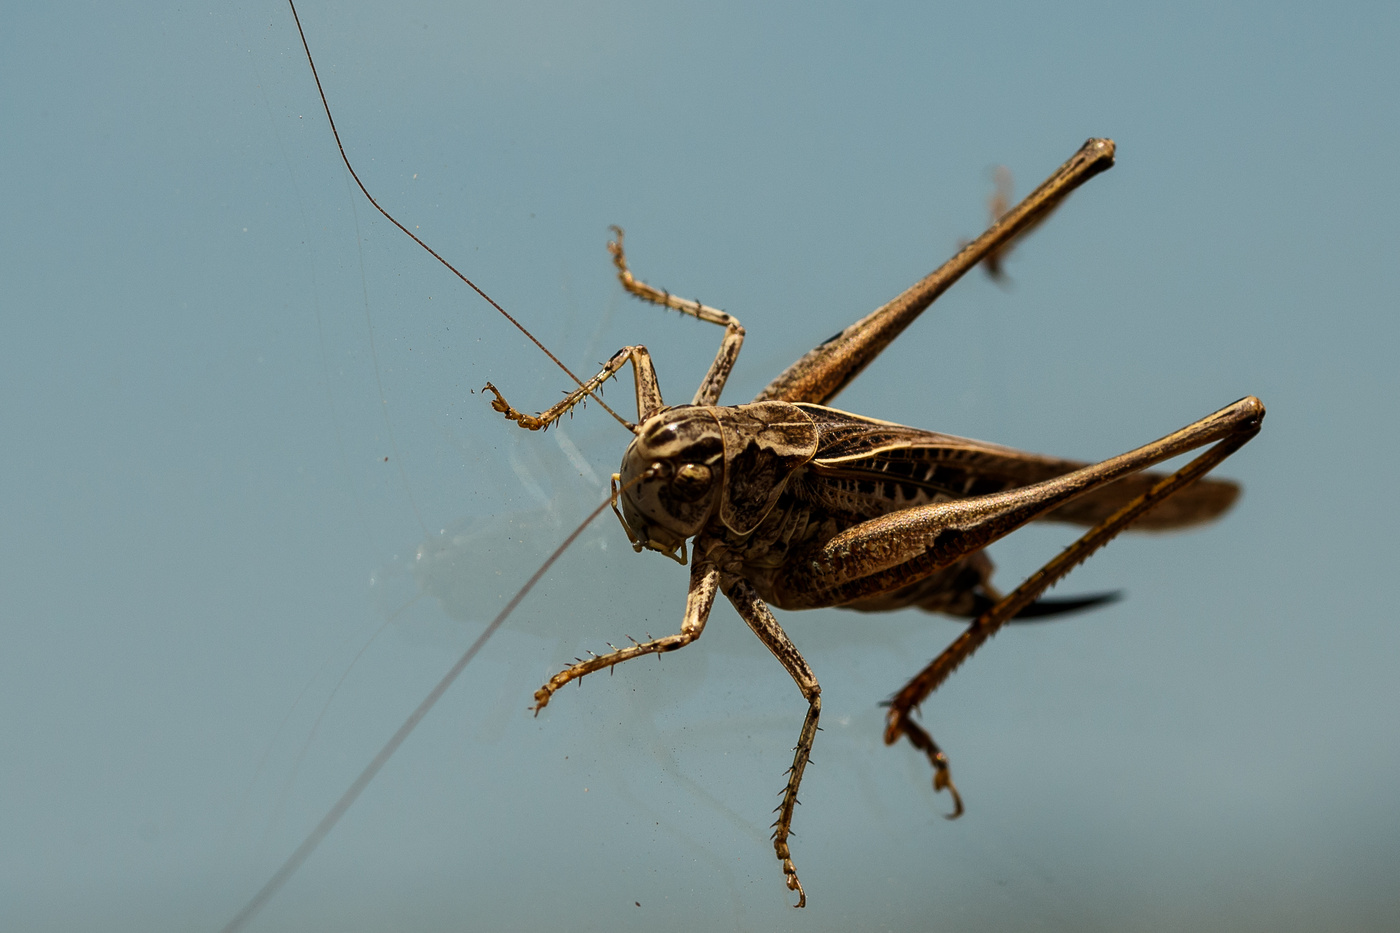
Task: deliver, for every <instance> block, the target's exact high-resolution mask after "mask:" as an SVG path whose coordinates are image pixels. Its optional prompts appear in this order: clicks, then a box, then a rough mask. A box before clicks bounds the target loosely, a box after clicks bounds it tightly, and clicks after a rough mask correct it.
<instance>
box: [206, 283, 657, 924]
mask: <svg viewBox="0 0 1400 933" xmlns="http://www.w3.org/2000/svg"><path fill="white" fill-rule="evenodd" d="M488 300H489V299H488ZM642 475H643V476H647V475H649V474H647V473H644V474H642ZM611 503H612V497H609V498H608V499H605V500H604V501H603V502H602V503H601V504H599V505H598V507H597V508H595V509H594V510H593V511H592V512H590V513H588V517H587V518H585V519H584V520H583V522H582V523H581V524H580V525H579V526H578V527H577V528H575V529H574V530H573V532H572V533H571V534H570V535H569V536H568V537H567V538H565V539H564V543H563V544H561V545H559V546H558V547H557V548H555V549H554V553H552V554H550V555H549V557H548V559H546V560H545V562H544V563H543V564H541V565H540V569H539V570H536V571H535V572H534V574H533V575H531V577H530V579H528V580H526V581H525V585H524V586H522V587H521V588H520V591H519V592H517V593H516V594H515V596H513V597H512V598H511V601H510V602H508V603H506V605H505V608H504V609H502V610H501V611H500V612H499V613H498V614H497V615H496V618H494V619H492V620H491V624H490V625H488V626H486V628H484V629H483V630H482V632H481V634H480V635H478V636H477V637H476V641H474V642H472V644H471V647H470V648H468V649H467V650H466V652H464V653H463V654H462V656H461V657H460V658H458V659H457V663H456V664H454V665H452V669H451V670H450V671H448V672H447V673H446V674H444V675H443V678H442V679H441V680H439V681H438V682H437V686H436V687H434V688H433V689H432V691H431V692H429V694H428V695H427V696H426V697H424V699H423V702H422V703H419V704H418V708H417V709H415V710H414V711H413V712H412V713H410V714H409V716H408V718H407V719H405V720H404V723H403V725H401V726H399V728H398V731H397V732H395V733H394V734H393V735H392V736H390V737H389V741H387V742H385V743H384V747H383V748H381V749H380V750H379V754H377V755H375V756H374V759H373V760H372V761H370V763H369V764H367V765H365V769H364V770H363V771H361V772H360V776H359V777H357V778H355V782H354V783H353V784H351V785H350V787H349V789H348V790H346V791H345V793H343V794H341V795H340V799H339V800H337V801H336V802H335V805H334V806H332V807H331V808H330V810H329V811H328V812H327V813H326V815H325V816H323V817H322V818H321V822H319V823H317V824H316V828H315V829H313V830H311V832H310V833H309V834H308V835H307V837H306V839H305V840H304V841H303V842H302V844H301V845H299V846H297V848H296V851H295V852H293V853H292V854H291V855H289V856H288V857H287V860H286V861H285V862H283V863H282V867H281V868H279V869H277V871H276V872H274V873H273V875H272V877H271V878H269V879H268V880H267V883H266V884H264V885H263V886H262V889H261V890H259V891H258V893H257V894H254V895H253V897H252V899H251V900H250V901H248V903H247V904H245V905H243V909H242V910H240V911H239V912H238V913H237V914H236V915H235V916H234V918H233V919H232V920H230V921H229V922H228V923H227V924H226V925H225V926H224V927H223V929H222V930H221V931H220V933H236V931H238V930H241V929H243V928H244V926H246V925H247V923H248V921H249V920H252V919H253V917H254V915H256V914H257V912H258V911H260V910H262V908H263V906H264V905H265V904H266V903H267V902H268V901H270V900H271V899H272V897H273V895H275V894H276V893H277V892H278V891H280V890H281V889H282V886H283V885H284V884H286V883H287V880H288V879H290V878H291V877H292V875H294V874H296V872H297V869H299V868H301V866H302V863H303V862H305V861H306V860H307V859H308V858H310V856H311V853H312V852H315V851H316V847H317V846H319V845H320V844H321V840H323V839H325V838H326V836H327V834H329V833H330V831H331V830H332V829H334V828H335V824H337V823H339V822H340V818H341V817H342V816H344V815H345V811H346V810H349V809H350V807H351V805H353V804H354V803H355V801H356V799H358V798H359V796H360V794H361V793H363V792H364V789H365V788H366V787H368V786H369V782H370V781H372V780H374V776H375V775H376V774H378V773H379V769H380V768H383V767H384V764H385V762H387V761H388V760H389V759H390V758H391V757H392V756H393V754H394V752H396V751H398V748H399V746H400V745H402V744H403V743H404V740H405V739H407V738H408V736H409V733H411V732H412V731H413V730H414V729H415V728H416V727H417V726H418V723H419V722H421V721H422V719H423V717H424V716H426V715H428V711H429V710H431V709H432V708H433V707H434V706H435V705H437V701H438V700H440V699H442V695H443V694H444V693H446V692H447V688H448V687H451V686H452V682H453V681H455V680H456V679H457V676H458V675H459V674H461V673H462V671H463V670H464V669H465V668H466V666H467V665H468V664H470V663H471V660H472V658H474V657H476V655H477V652H479V651H480V650H481V648H482V646H483V645H485V644H486V642H487V640H488V639H489V638H490V637H491V636H492V635H494V634H496V630H497V629H499V628H500V627H501V626H502V625H504V624H505V621H506V618H507V617H508V616H509V615H510V614H511V613H512V612H514V611H515V607H516V606H518V605H520V601H521V600H523V599H524V598H525V596H526V594H528V593H529V592H530V590H532V589H534V586H535V584H536V583H538V582H540V579H541V578H543V577H544V575H545V573H546V572H547V571H548V570H549V568H550V567H552V566H554V562H555V561H556V560H558V559H559V556H560V555H561V554H563V553H564V551H566V550H567V549H568V547H569V545H571V544H573V543H574V541H575V540H577V539H578V536H579V535H581V534H583V530H584V529H585V528H587V527H588V525H589V523H590V522H592V521H593V519H595V518H597V517H598V516H599V515H601V514H602V512H603V509H605V508H607V507H608V506H609V505H610V504H611Z"/></svg>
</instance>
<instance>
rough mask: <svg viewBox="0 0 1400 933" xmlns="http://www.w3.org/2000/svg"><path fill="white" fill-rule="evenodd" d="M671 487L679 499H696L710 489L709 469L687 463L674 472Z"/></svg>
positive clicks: (701, 464)
mask: <svg viewBox="0 0 1400 933" xmlns="http://www.w3.org/2000/svg"><path fill="white" fill-rule="evenodd" d="M672 485H673V487H674V488H675V490H676V492H677V493H678V494H679V495H680V496H681V498H683V499H687V500H692V501H693V500H695V499H698V498H700V497H701V496H703V495H704V494H705V492H706V491H707V490H709V488H710V468H709V467H707V466H705V465H704V464H703V463H687V464H685V465H683V466H682V467H681V468H680V469H679V470H677V471H676V478H675V479H674V480H673V481H672Z"/></svg>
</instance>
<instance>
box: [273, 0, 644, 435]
mask: <svg viewBox="0 0 1400 933" xmlns="http://www.w3.org/2000/svg"><path fill="white" fill-rule="evenodd" d="M287 6H289V7H291V8H292V19H293V20H295V21H296V24H297V35H298V36H300V37H301V47H302V49H303V50H305V52H306V63H307V64H308V65H310V66H311V77H312V78H313V79H315V81H316V93H317V94H319V95H320V96H321V108H322V109H323V110H325V112H326V122H327V123H329V124H330V125H331V135H332V136H334V137H335V146H336V149H338V150H339V151H340V161H342V162H344V163H345V169H346V171H348V172H349V173H350V177H351V178H353V179H354V180H355V184H356V186H358V187H359V189H360V192H361V193H362V194H364V196H365V198H367V199H368V200H369V203H370V204H372V205H374V209H375V210H377V211H379V213H381V214H383V215H384V217H385V218H386V219H387V220H388V221H389V223H391V224H393V225H394V226H395V227H398V228H399V230H401V231H402V232H403V234H404V235H405V236H407V237H408V238H409V239H411V240H412V241H413V242H415V243H417V244H418V245H419V246H421V247H423V249H424V250H426V251H427V253H428V255H429V256H432V257H433V258H434V259H436V260H437V261H438V262H440V263H442V264H443V266H445V267H446V268H447V270H448V271H449V272H451V273H452V274H453V275H455V276H457V278H459V279H461V280H462V281H463V282H465V283H466V285H467V287H468V288H470V289H471V290H472V291H474V292H476V293H477V294H478V295H480V296H481V298H482V300H483V301H485V302H486V303H487V304H489V305H490V306H491V307H493V308H495V309H496V310H497V311H499V312H500V313H501V316H502V317H504V318H505V319H506V320H507V321H510V322H511V323H512V324H514V325H515V328H516V330H518V331H520V332H521V333H522V334H524V335H525V336H526V337H527V338H528V339H529V341H530V342H531V343H533V344H534V345H535V346H536V347H538V348H539V350H540V352H541V353H543V354H544V355H545V356H547V357H549V359H550V360H551V361H552V362H553V363H554V365H555V366H558V367H559V368H560V369H562V370H563V371H564V373H565V375H567V376H568V377H569V378H570V379H572V380H573V381H574V383H575V384H576V385H578V386H580V387H581V386H583V380H581V379H579V377H578V376H575V375H574V374H573V371H572V370H570V369H569V367H567V366H565V365H564V363H563V361H562V360H560V359H559V357H557V356H555V355H554V354H553V353H551V352H550V351H549V348H548V347H546V346H545V345H544V344H542V343H540V342H539V340H538V339H537V338H536V337H535V335H534V334H532V333H530V331H529V330H527V329H526V327H525V325H524V324H521V323H520V322H519V321H517V320H516V319H515V318H514V317H512V316H511V314H510V312H509V311H507V310H506V309H505V308H503V307H501V306H500V305H499V304H497V303H496V299H494V298H492V297H491V296H490V295H488V294H486V292H484V291H482V290H481V288H480V286H478V285H477V284H476V283H475V282H473V281H472V280H471V279H469V278H467V277H466V276H465V275H463V274H462V273H461V272H460V271H459V270H458V269H457V267H456V266H454V265H452V263H450V262H448V261H447V260H446V259H444V258H443V257H442V255H441V254H440V253H438V251H437V250H435V249H433V248H432V247H431V246H429V245H428V244H427V243H424V242H423V241H422V240H421V239H419V237H418V235H417V234H416V233H414V232H413V231H412V230H410V229H408V228H407V227H405V226H404V225H403V224H401V223H399V221H398V220H397V219H396V218H395V217H394V215H393V214H390V213H389V212H388V211H387V210H385V209H384V208H383V207H381V206H380V204H379V202H378V201H376V200H375V199H374V195H372V194H370V193H369V189H368V188H366V187H365V183H364V182H362V181H360V176H359V174H358V173H356V171H355V166H353V165H351V164H350V157H349V156H348V155H346V153H345V144H344V143H342V142H341V141H340V130H338V129H336V125H335V117H333V116H331V105H330V102H329V101H328V100H326V91H325V88H323V87H321V74H320V72H318V71H317V70H316V60H315V59H314V58H312V57H311V46H310V45H309V44H308V43H307V41H306V31H305V30H304V29H302V28H301V17H300V16H298V15H297V7H296V4H295V3H293V2H292V0H287ZM588 394H589V396H590V397H591V398H592V399H593V400H594V401H595V402H597V403H598V404H599V405H601V406H602V407H603V410H604V411H606V412H607V413H608V414H610V415H612V416H613V417H614V418H616V419H617V421H618V422H619V423H620V424H622V425H623V426H624V427H626V428H627V429H628V430H631V423H630V422H628V421H627V419H626V418H623V417H622V416H621V415H619V414H618V413H617V412H615V411H613V410H612V409H611V408H609V407H608V404H607V403H606V402H604V401H603V400H602V399H601V398H599V397H598V395H597V394H596V393H593V392H589V393H588Z"/></svg>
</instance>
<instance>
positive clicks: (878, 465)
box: [799, 404, 1240, 531]
mask: <svg viewBox="0 0 1400 933" xmlns="http://www.w3.org/2000/svg"><path fill="white" fill-rule="evenodd" d="M799 407H800V408H802V410H803V411H805V412H806V413H807V414H808V415H810V416H811V417H812V418H813V420H814V421H816V423H817V427H818V435H819V437H820V438H821V442H820V445H819V446H818V448H817V453H816V456H815V457H814V458H813V459H812V461H811V462H810V463H809V464H808V465H807V474H808V475H807V477H806V482H805V483H803V491H802V494H804V495H805V496H806V497H807V498H809V499H810V500H811V501H813V502H814V503H815V504H819V505H821V506H823V507H825V508H829V509H833V510H837V511H842V512H847V513H853V514H856V515H860V516H864V517H870V518H873V517H875V516H878V515H885V514H888V513H890V512H894V511H899V510H901V509H907V508H912V507H914V506H917V505H923V504H926V503H929V502H938V501H943V500H947V499H961V498H966V497H968V496H979V495H986V494H988V493H994V492H1002V491H1003V490H1006V489H1014V488H1016V487H1019V486H1029V485H1031V484H1032V483H1038V482H1041V481H1043V480H1047V479H1051V478H1053V477H1056V476H1060V475H1062V474H1065V473H1069V472H1071V471H1073V470H1077V469H1079V468H1080V467H1082V466H1085V464H1084V463H1083V462H1081V461H1077V460H1061V459H1059V458H1056V457H1046V456H1042V455H1040V454H1031V453H1026V452H1025V451H1021V450H1016V449H1014V448H1011V447H1003V446H1001V445H999V444H989V443H986V442H985V441H975V440H969V439H968V438H964V437H954V436H953V435H951V434H938V433H936V432H933V431H921V430H918V429H917V428H909V427H905V426H903V425H899V424H892V423H890V422H888V421H879V420H877V419H874V418H864V417H861V416H859V415H852V414H850V413H848V412H844V411H840V410H838V409H834V408H827V407H825V406H822V405H811V404H801V405H799ZM1163 475H1164V474H1161V473H1151V472H1147V473H1138V474H1135V475H1133V476H1127V477H1124V478H1123V479H1120V480H1118V481H1117V482H1114V483H1111V484H1110V485H1108V486H1105V487H1103V488H1102V489H1098V490H1095V491H1094V492H1091V493H1088V494H1086V495H1084V496H1082V497H1080V498H1079V499H1076V500H1075V501H1073V502H1070V503H1068V504H1066V505H1063V506H1061V507H1060V508H1058V509H1055V510H1054V511H1052V512H1050V513H1049V514H1047V515H1045V516H1043V520H1045V521H1059V522H1070V523H1073V524H1076V525H1092V524H1095V523H1096V522H1098V521H1100V520H1102V519H1104V518H1107V517H1108V516H1109V515H1111V514H1112V513H1113V512H1114V511H1116V510H1117V509H1118V508H1119V507H1120V506H1122V505H1123V504H1125V503H1126V502H1128V500H1130V499H1132V498H1133V497H1135V496H1137V495H1140V494H1141V493H1143V492H1146V491H1147V490H1148V489H1149V488H1150V487H1151V486H1152V485H1153V484H1154V483H1156V482H1157V481H1158V480H1160V479H1162V478H1163ZM1239 492H1240V489H1239V486H1238V485H1236V484H1235V483H1232V482H1229V481H1228V480H1217V479H1203V480H1200V481H1199V482H1196V483H1195V484H1193V485H1191V486H1189V487H1187V488H1186V489H1183V490H1182V491H1181V492H1179V493H1177V494H1176V495H1175V496H1173V497H1172V498H1170V499H1168V500H1167V501H1165V502H1163V503H1161V504H1160V505H1158V506H1157V507H1156V508H1154V509H1153V510H1152V511H1151V512H1149V513H1148V514H1147V515H1144V516H1143V517H1142V519H1141V520H1139V521H1138V522H1137V523H1136V524H1134V525H1133V526H1132V530H1134V531H1163V530H1168V529H1174V528H1186V527H1189V526H1191V525H1197V524H1200V523H1203V522H1207V521H1210V520H1212V519H1214V518H1217V517H1218V516H1220V515H1221V514H1223V513H1224V512H1225V511H1226V510H1227V509H1229V508H1230V506H1231V505H1232V504H1233V503H1234V501H1235V499H1236V498H1237V497H1238V496H1239Z"/></svg>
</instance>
